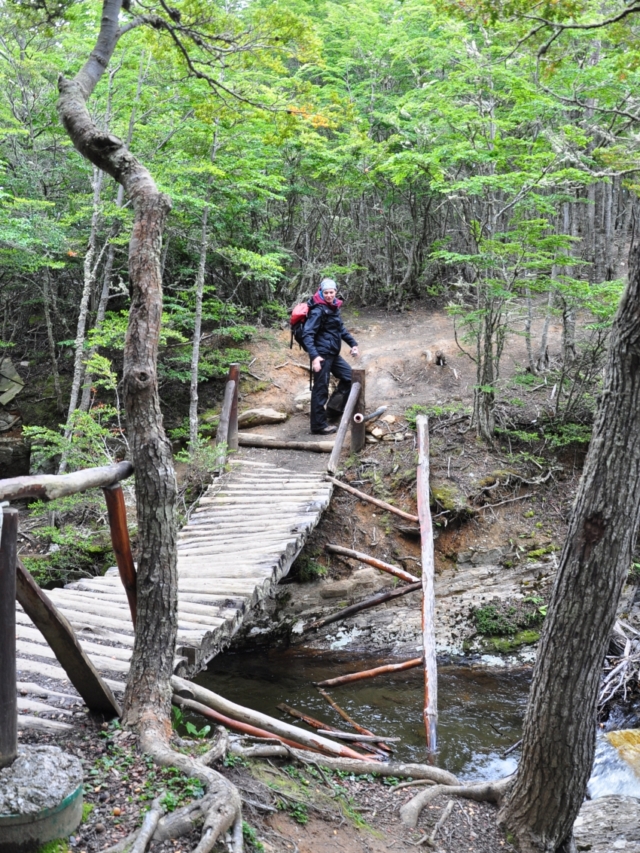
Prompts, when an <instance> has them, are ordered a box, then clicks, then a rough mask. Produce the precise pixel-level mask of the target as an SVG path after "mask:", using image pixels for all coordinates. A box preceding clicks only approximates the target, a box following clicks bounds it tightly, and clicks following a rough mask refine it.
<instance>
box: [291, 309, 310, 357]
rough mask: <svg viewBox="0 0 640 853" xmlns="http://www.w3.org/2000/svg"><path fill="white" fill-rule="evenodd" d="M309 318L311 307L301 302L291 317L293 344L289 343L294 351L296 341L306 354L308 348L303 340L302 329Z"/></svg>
mask: <svg viewBox="0 0 640 853" xmlns="http://www.w3.org/2000/svg"><path fill="white" fill-rule="evenodd" d="M308 316H309V305H308V303H307V302H300V303H299V304H298V305H296V307H295V308H294V309H293V311H292V312H291V317H290V318H289V325H290V326H291V342H290V343H289V349H293V341H294V339H295V340H296V341H297V343H298V345H299V346H300V347H302V349H303V350H305V352H306V350H307V348H306V346H305V345H304V341H303V339H302V329H303V327H304V324H305V321H306V319H307V317H308Z"/></svg>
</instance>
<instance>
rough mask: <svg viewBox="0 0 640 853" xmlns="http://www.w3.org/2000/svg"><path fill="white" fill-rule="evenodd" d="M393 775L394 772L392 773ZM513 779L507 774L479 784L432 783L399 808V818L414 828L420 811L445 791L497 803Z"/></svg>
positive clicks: (500, 800)
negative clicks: (494, 780) (501, 777)
mask: <svg viewBox="0 0 640 853" xmlns="http://www.w3.org/2000/svg"><path fill="white" fill-rule="evenodd" d="M394 775H395V774H394ZM512 781H513V776H507V777H506V778H504V779H499V780H498V781H496V782H484V783H482V784H480V785H434V786H433V787H432V788H429V789H428V790H426V791H421V792H420V793H419V794H417V795H416V796H415V797H414V798H413V799H412V800H409V802H408V803H406V804H405V805H404V806H402V808H401V809H400V819H401V820H402V822H403V823H404V824H406V825H407V826H410V827H411V828H412V829H415V828H416V826H417V825H418V818H419V817H420V812H421V811H422V809H423V808H424V807H425V806H426V805H427V803H429V802H430V801H431V800H433V799H435V797H437V796H438V794H442V793H443V792H446V794H447V796H456V797H463V798H464V799H467V800H476V802H488V803H497V804H498V805H500V803H501V802H502V798H503V796H504V795H505V793H506V791H507V789H508V788H509V786H510V785H511V783H512Z"/></svg>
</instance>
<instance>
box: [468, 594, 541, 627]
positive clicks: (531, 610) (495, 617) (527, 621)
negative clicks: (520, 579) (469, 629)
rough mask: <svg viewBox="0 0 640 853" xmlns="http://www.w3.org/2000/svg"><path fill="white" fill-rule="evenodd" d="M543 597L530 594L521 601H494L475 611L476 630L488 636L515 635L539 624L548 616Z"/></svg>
mask: <svg viewBox="0 0 640 853" xmlns="http://www.w3.org/2000/svg"><path fill="white" fill-rule="evenodd" d="M546 612H547V609H546V605H544V604H543V599H541V598H538V597H537V596H529V597H527V598H524V599H522V600H520V601H511V602H509V601H501V600H500V599H494V600H493V601H492V602H489V603H488V604H486V605H484V606H483V607H477V608H476V609H475V610H474V611H473V619H474V622H475V626H476V630H477V632H478V633H479V634H482V635H484V636H486V637H513V636H515V635H516V634H518V633H519V632H521V631H522V630H524V629H531V628H534V627H535V626H537V625H539V624H540V623H541V622H542V621H543V619H544V617H545V616H546Z"/></svg>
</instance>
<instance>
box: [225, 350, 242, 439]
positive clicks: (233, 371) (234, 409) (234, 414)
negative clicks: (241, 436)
mask: <svg viewBox="0 0 640 853" xmlns="http://www.w3.org/2000/svg"><path fill="white" fill-rule="evenodd" d="M229 380H233V382H235V385H234V386H233V398H232V400H231V412H230V413H229V437H228V438H227V447H228V448H229V450H237V449H238V386H239V385H240V365H239V363H238V362H234V363H233V364H231V365H229Z"/></svg>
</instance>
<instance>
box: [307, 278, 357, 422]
mask: <svg viewBox="0 0 640 853" xmlns="http://www.w3.org/2000/svg"><path fill="white" fill-rule="evenodd" d="M337 291H338V285H337V284H336V283H335V281H334V280H333V279H331V278H324V279H323V280H322V281H321V282H320V287H319V288H318V291H317V293H315V294H314V295H313V296H312V297H311V299H310V300H309V302H308V305H309V314H308V316H307V320H306V322H305V324H304V326H303V329H302V340H303V346H304V348H305V349H306V350H307V352H308V353H309V358H310V360H311V369H312V371H313V389H312V391H311V432H312V433H313V434H314V435H330V434H331V433H332V432H335V431H336V427H335V426H332V425H330V424H329V423H328V421H327V412H326V410H325V406H326V404H327V399H328V397H329V376H330V374H333V375H334V376H335V377H336V379H338V380H339V382H338V388H337V392H336V397H337V396H338V395H340V397H341V398H342V405H341V408H344V404H345V403H346V401H347V398H348V396H349V391H350V390H351V367H350V366H349V365H348V364H347V362H346V361H345V360H344V359H343V358H342V356H341V355H340V349H341V347H342V341H346V342H347V343H348V344H349V346H350V347H351V355H352V356H353V357H354V358H355V357H356V356H357V355H358V342H357V341H356V340H355V338H354V337H353V335H350V334H349V332H348V331H347V330H346V328H345V326H344V323H343V322H342V317H341V316H340V306H341V305H342V301H341V300H340V299H336V294H337Z"/></svg>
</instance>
